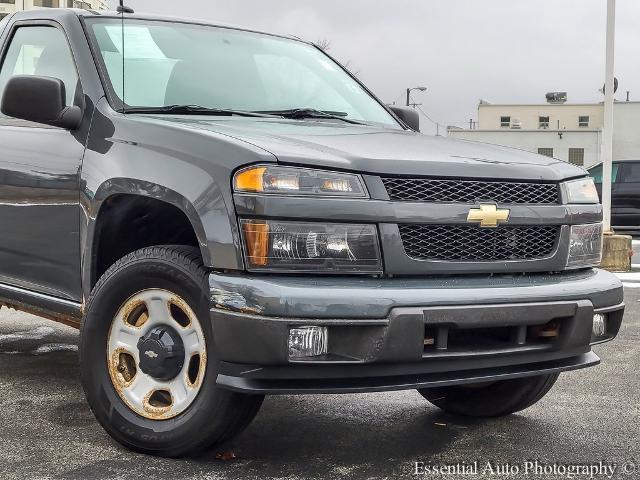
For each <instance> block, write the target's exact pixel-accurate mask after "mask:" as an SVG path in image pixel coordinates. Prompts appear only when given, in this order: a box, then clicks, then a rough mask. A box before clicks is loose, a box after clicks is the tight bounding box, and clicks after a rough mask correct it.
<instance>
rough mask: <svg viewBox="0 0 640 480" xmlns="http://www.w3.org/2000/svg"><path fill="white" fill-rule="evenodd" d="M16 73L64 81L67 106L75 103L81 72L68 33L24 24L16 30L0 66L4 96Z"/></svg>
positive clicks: (0, 88) (1, 90) (0, 87)
mask: <svg viewBox="0 0 640 480" xmlns="http://www.w3.org/2000/svg"><path fill="white" fill-rule="evenodd" d="M14 75H38V76H45V77H54V78H59V79H60V80H62V81H63V82H64V86H65V89H66V93H67V105H73V99H74V95H75V91H76V88H77V86H78V72H77V70H76V66H75V64H74V62H73V56H72V55H71V50H70V48H69V44H68V43H67V38H66V37H65V35H64V33H62V32H61V31H60V30H58V29H57V28H55V27H49V26H36V27H20V28H18V29H17V30H16V31H15V34H14V35H13V38H12V39H11V44H10V45H9V48H8V49H7V51H6V55H5V58H4V62H3V63H2V68H1V69H0V97H1V95H2V93H3V92H4V87H5V85H6V84H7V82H8V81H9V79H10V78H11V77H12V76H14Z"/></svg>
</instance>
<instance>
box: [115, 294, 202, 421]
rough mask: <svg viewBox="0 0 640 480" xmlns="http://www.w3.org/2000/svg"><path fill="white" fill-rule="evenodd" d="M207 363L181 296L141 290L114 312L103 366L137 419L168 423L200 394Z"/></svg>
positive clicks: (196, 326) (197, 324)
mask: <svg viewBox="0 0 640 480" xmlns="http://www.w3.org/2000/svg"><path fill="white" fill-rule="evenodd" d="M206 364H207V349H206V342H205V336H204V333H203V331H202V327H201V326H200V322H199V321H198V319H197V317H196V315H195V314H194V312H193V310H192V309H191V307H189V305H188V304H187V303H186V302H185V301H184V300H183V299H182V298H180V297H179V296H177V295H175V294H173V293H171V292H169V291H167V290H161V289H148V290H143V291H141V292H139V293H137V294H135V295H134V296H132V297H130V298H129V299H128V300H127V301H126V302H125V303H124V304H123V305H122V306H121V307H120V309H119V310H118V312H117V314H116V316H115V318H114V319H113V322H112V324H111V328H110V331H109V335H108V340H107V365H108V368H109V375H110V377H111V382H112V383H113V386H114V388H115V389H116V391H117V392H118V395H119V396H120V398H121V399H122V401H123V402H124V403H125V404H126V405H127V406H128V407H129V408H130V409H131V410H133V411H134V412H135V413H137V414H138V415H140V416H142V417H144V418H148V419H151V420H167V419H170V418H174V417H176V416H178V415H180V414H181V413H183V412H185V411H186V410H187V409H188V408H189V406H190V405H191V404H192V403H193V401H194V400H195V399H196V397H197V396H198V393H199V392H200V388H201V386H202V380H203V378H204V375H205V369H206Z"/></svg>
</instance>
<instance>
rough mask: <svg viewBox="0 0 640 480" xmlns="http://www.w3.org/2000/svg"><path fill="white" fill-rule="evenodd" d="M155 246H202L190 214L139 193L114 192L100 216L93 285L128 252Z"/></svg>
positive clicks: (94, 246) (97, 220) (97, 221)
mask: <svg viewBox="0 0 640 480" xmlns="http://www.w3.org/2000/svg"><path fill="white" fill-rule="evenodd" d="M154 245H189V246H194V247H197V246H198V239H197V237H196V234H195V232H194V230H193V226H192V225H191V222H190V221H189V219H188V218H187V216H186V215H185V214H184V212H182V210H180V209H179V208H177V207H175V206H174V205H172V204H170V203H166V202H163V201H160V200H156V199H153V198H148V197H142V196H138V195H114V196H112V197H109V198H108V199H107V200H105V201H104V204H103V205H102V207H101V208H100V212H99V214H98V218H97V219H96V228H95V234H94V241H93V254H92V269H91V272H92V274H91V288H93V287H94V286H95V284H96V282H97V281H98V280H99V279H100V277H101V276H102V275H103V274H104V273H105V272H106V271H107V270H108V269H109V267H110V266H111V265H113V264H114V263H115V262H117V261H118V260H120V259H121V258H122V257H124V256H125V255H128V254H129V253H131V252H135V251H136V250H139V249H141V248H144V247H151V246H154Z"/></svg>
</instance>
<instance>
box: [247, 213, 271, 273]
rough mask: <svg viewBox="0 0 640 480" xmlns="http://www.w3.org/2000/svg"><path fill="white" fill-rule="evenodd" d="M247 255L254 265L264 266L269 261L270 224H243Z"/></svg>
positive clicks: (250, 262)
mask: <svg viewBox="0 0 640 480" xmlns="http://www.w3.org/2000/svg"><path fill="white" fill-rule="evenodd" d="M242 229H243V231H244V238H245V242H246V247H247V257H248V259H247V260H248V261H249V264H250V265H251V266H252V267H264V266H266V265H267V264H268V262H269V258H268V257H269V225H268V224H267V223H264V222H245V223H243V224H242Z"/></svg>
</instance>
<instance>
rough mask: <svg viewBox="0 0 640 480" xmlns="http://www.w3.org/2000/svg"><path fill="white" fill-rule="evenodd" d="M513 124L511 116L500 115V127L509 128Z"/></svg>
mask: <svg viewBox="0 0 640 480" xmlns="http://www.w3.org/2000/svg"><path fill="white" fill-rule="evenodd" d="M510 126H511V117H500V128H509V127H510Z"/></svg>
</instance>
